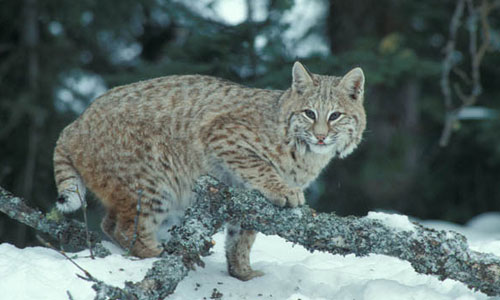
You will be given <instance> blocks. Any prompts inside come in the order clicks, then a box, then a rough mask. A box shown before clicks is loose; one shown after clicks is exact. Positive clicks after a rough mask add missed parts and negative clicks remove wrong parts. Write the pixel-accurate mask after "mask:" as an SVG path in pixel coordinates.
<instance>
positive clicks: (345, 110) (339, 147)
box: [282, 62, 366, 158]
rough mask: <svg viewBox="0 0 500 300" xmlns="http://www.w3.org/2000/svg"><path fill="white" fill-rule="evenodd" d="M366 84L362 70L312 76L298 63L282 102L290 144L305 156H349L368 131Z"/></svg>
mask: <svg viewBox="0 0 500 300" xmlns="http://www.w3.org/2000/svg"><path fill="white" fill-rule="evenodd" d="M364 83H365V77H364V74H363V71H362V70H361V69H360V68H355V69H353V70H351V71H350V72H348V73H347V74H346V75H345V76H344V77H334V76H324V75H318V74H311V73H310V72H308V71H307V70H306V68H305V67H304V66H303V65H302V64H301V63H299V62H296V63H295V64H294V66H293V82H292V87H291V88H290V89H289V90H288V92H287V93H285V95H287V96H286V99H282V112H283V113H284V114H285V116H286V118H287V119H288V138H289V139H290V142H291V143H295V145H296V146H297V148H298V149H299V150H300V151H303V152H308V151H311V152H313V153H317V154H331V155H338V156H340V157H341V158H344V157H346V156H347V155H349V154H350V153H351V152H352V151H353V150H354V149H355V148H356V147H357V146H358V144H359V143H360V142H361V137H362V135H363V131H364V130H365V127H366V115H365V110H364V108H363V90H364Z"/></svg>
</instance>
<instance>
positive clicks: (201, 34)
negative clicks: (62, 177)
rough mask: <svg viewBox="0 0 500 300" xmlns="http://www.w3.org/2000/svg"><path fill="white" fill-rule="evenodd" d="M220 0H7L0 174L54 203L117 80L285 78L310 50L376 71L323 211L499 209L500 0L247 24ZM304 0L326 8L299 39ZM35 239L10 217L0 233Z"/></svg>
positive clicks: (16, 189)
mask: <svg viewBox="0 0 500 300" xmlns="http://www.w3.org/2000/svg"><path fill="white" fill-rule="evenodd" d="M219 1H221V0H219ZM219 1H217V0H213V1H210V0H207V1H202V2H204V3H207V4H206V5H205V6H203V7H202V8H200V5H199V3H198V4H196V3H197V1H194V0H193V1H168V0H106V1H97V0H79V1H65V0H44V1H41V0H38V1H37V0H0V186H2V187H4V188H5V189H7V190H9V191H11V192H13V193H14V194H16V195H19V196H22V197H24V198H26V199H27V200H28V201H29V203H30V205H32V206H35V207H39V208H40V209H42V210H44V211H49V210H50V209H51V208H52V207H53V203H54V199H55V198H56V190H55V185H54V182H53V171H52V151H53V148H54V145H55V142H56V140H57V137H58V134H59V132H60V131H61V130H62V129H63V128H64V126H66V125H67V124H69V123H70V122H71V121H72V120H74V119H75V118H76V117H77V115H78V114H79V113H81V111H82V110H83V109H84V108H85V107H86V106H88V105H89V103H91V101H92V99H93V98H94V97H95V96H97V95H98V94H99V93H102V92H103V91H104V90H105V89H108V88H111V87H114V86H117V85H122V84H127V83H131V82H134V81H138V80H143V79H147V78H152V77H158V76H164V75H169V74H192V73H199V74H210V75H214V76H219V77H223V78H226V79H229V80H232V81H235V82H238V83H242V84H245V85H249V86H254V87H261V88H273V89H286V88H288V86H289V84H290V81H291V67H292V64H293V62H294V61H295V60H300V61H302V62H303V63H304V64H305V65H306V66H307V67H308V68H309V69H310V70H311V71H312V72H314V73H321V74H330V75H342V74H344V73H345V72H346V71H348V70H350V69H351V68H353V67H356V66H360V67H362V68H363V70H364V71H365V76H366V83H367V87H366V96H365V97H366V100H365V103H366V109H367V115H368V129H367V131H366V134H365V138H364V141H363V142H362V144H361V146H360V148H359V149H358V150H357V151H356V152H355V153H354V154H353V155H351V156H350V157H348V158H347V159H345V160H335V161H333V162H332V163H331V165H330V166H329V168H328V169H327V170H326V171H325V172H324V173H323V174H322V176H321V178H320V179H319V180H318V182H317V183H316V184H314V185H313V186H312V187H311V188H310V189H309V190H308V191H307V194H306V196H307V198H308V202H309V204H310V205H311V206H312V207H314V208H316V209H318V210H319V211H335V212H337V213H338V214H340V215H349V214H353V215H364V214H366V213H367V211H369V210H377V209H383V210H390V211H397V212H399V213H402V214H407V215H410V216H414V217H417V218H422V219H442V220H448V221H453V222H458V223H463V222H466V221H467V220H469V219H470V218H471V217H473V216H475V215H478V214H480V213H483V212H487V211H499V210H500V119H499V117H498V114H497V110H498V109H499V106H500V55H499V53H500V52H499V51H500V3H499V2H500V1H493V0H490V1H486V0H485V1H478V0H464V1H461V0H458V1H451V0H443V1H436V0H421V1H399V0H368V1H366V0H365V1H361V0H350V1H335V0H311V1H293V0H259V1H251V0H246V1H241V2H242V3H243V5H244V6H245V9H246V17H245V19H244V20H243V21H242V22H241V23H238V24H236V25H231V24H229V23H226V22H224V20H222V19H221V18H217V17H216V16H215V17H214V16H211V12H213V10H212V8H213V7H214V6H215V5H218V2H219ZM299 2H300V3H299ZM195 4H196V5H197V6H194V5H195ZM219 4H220V3H219ZM299 4H300V5H302V6H303V7H304V5H305V6H307V5H315V6H316V7H320V8H321V13H320V14H319V15H318V17H317V19H316V20H314V24H312V26H310V27H309V28H308V30H305V31H304V32H303V33H300V34H298V35H297V33H296V34H295V37H294V38H293V39H292V40H290V39H289V38H288V39H287V38H285V36H284V35H285V33H286V32H290V30H292V31H293V30H297V31H298V29H295V28H296V26H297V25H296V24H298V23H299V21H300V20H299V17H298V18H297V20H294V19H293V18H292V19H291V20H289V17H288V18H285V16H287V15H289V13H290V11H292V10H293V9H294V7H295V8H296V5H299ZM457 5H463V9H462V14H461V15H458V14H455V12H457ZM458 9H460V7H458ZM458 12H460V11H458ZM454 14H455V16H456V20H458V21H459V22H458V23H453V22H452V20H453V16H454ZM257 15H259V16H258V17H256V16H257ZM262 15H264V17H262ZM450 28H451V30H452V31H453V29H456V36H455V38H452V40H453V41H455V44H454V48H453V49H452V48H449V46H448V48H447V45H449V43H448V42H449V40H450ZM471 38H473V39H472V40H471ZM474 45H476V46H477V49H476V52H474ZM481 45H486V46H485V52H484V55H482V56H481V57H480V58H481V60H480V61H479V66H477V64H476V68H475V69H474V62H476V63H477V62H478V60H477V58H478V57H477V56H475V55H477V53H478V52H480V51H482V50H481ZM304 47H305V48H307V47H308V48H309V49H310V50H308V51H306V52H304V51H296V50H297V49H299V48H301V49H303V48H304ZM316 47H317V50H315V49H316ZM296 48H297V49H296ZM471 53H472V54H471ZM447 70H448V71H450V72H449V73H448V71H447ZM474 70H477V71H478V72H474ZM478 74H479V78H478V77H477V75H478ZM446 80H449V81H446ZM446 83H448V84H449V87H451V94H450V97H449V98H447V96H446V95H445V93H443V92H445V87H446ZM477 83H480V85H478V84H477ZM443 84H444V85H443ZM457 87H459V88H457ZM467 95H471V97H467ZM447 99H448V100H450V101H451V102H448V104H447V102H446V101H448V100H447ZM467 100H470V101H469V102H467ZM462 106H463V108H462ZM447 120H448V121H447ZM445 124H448V125H449V126H448V128H449V129H451V132H452V135H451V138H450V139H449V141H448V142H447V145H446V146H445V147H442V146H440V139H441V138H442V132H443V128H444V127H445ZM91 206H93V209H94V210H96V211H97V210H98V204H97V203H96V202H95V201H94V202H91ZM94 219H95V218H94ZM93 222H97V221H96V220H94V221H93ZM34 236H35V233H34V232H31V231H30V230H29V229H27V228H25V227H24V226H21V225H19V224H18V223H16V222H14V221H11V220H9V219H8V218H7V217H5V216H0V242H9V243H13V244H16V245H17V246H25V245H32V244H36V240H35V238H34Z"/></svg>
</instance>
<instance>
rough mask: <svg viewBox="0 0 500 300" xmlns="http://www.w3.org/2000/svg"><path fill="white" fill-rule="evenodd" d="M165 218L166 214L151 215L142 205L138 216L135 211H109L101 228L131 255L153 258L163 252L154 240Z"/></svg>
mask: <svg viewBox="0 0 500 300" xmlns="http://www.w3.org/2000/svg"><path fill="white" fill-rule="evenodd" d="M166 217H167V214H166V213H157V212H155V213H151V212H150V209H149V207H148V206H147V205H143V207H142V211H140V212H139V214H138V215H137V210H136V209H133V210H132V209H131V210H128V211H119V212H117V213H115V212H114V210H109V211H108V213H107V215H106V216H105V217H104V219H103V221H102V223H101V228H102V230H103V231H104V232H105V233H106V234H107V235H108V236H109V237H111V239H112V240H113V241H115V242H116V243H118V244H119V245H120V246H121V247H122V248H123V249H127V250H129V251H130V253H131V254H132V255H134V256H137V257H141V258H146V257H155V256H158V255H160V254H161V252H162V251H163V247H162V246H161V244H160V243H159V242H158V240H157V238H156V231H157V229H158V227H159V225H160V224H161V223H162V222H163V220H164V219H165V218H166ZM136 220H137V221H136Z"/></svg>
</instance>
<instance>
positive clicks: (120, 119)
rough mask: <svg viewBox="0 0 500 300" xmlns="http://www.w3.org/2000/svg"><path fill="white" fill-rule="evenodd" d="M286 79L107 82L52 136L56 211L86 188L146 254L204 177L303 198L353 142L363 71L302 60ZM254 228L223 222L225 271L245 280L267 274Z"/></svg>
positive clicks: (294, 201)
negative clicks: (254, 255)
mask: <svg viewBox="0 0 500 300" xmlns="http://www.w3.org/2000/svg"><path fill="white" fill-rule="evenodd" d="M292 77H293V80H292V84H291V87H290V88H289V89H287V90H285V91H280V90H265V89H257V88H249V87H244V86H241V85H238V84H236V83H232V82H229V81H226V80H222V79H218V78H214V77H210V76H202V75H184V76H167V77H161V78H156V79H151V80H146V81H142V82H137V83H133V84H129V85H125V86H120V87H116V88H114V89H112V90H110V91H108V92H107V93H105V94H104V95H102V96H100V97H99V98H97V99H96V100H95V101H94V102H93V103H92V104H91V105H90V107H88V109H87V110H86V111H85V112H84V113H83V114H82V115H81V116H80V117H79V118H78V119H77V120H76V121H74V122H73V123H71V124H70V125H68V126H67V127H66V128H65V129H64V130H63V131H62V133H61V135H60V137H59V140H58V141H57V145H56V147H55V150H54V173H55V181H56V184H57V189H58V192H59V196H58V198H57V203H56V204H57V207H58V209H59V210H61V211H62V212H70V211H74V210H76V209H78V208H79V207H80V206H81V201H82V200H81V199H83V198H84V196H85V186H86V187H88V188H89V189H90V190H91V191H92V192H93V193H95V195H96V196H97V197H98V198H99V199H100V200H101V201H102V203H103V204H104V206H105V208H106V211H107V213H106V216H105V217H104V220H103V221H102V224H101V227H102V229H103V231H104V232H105V233H106V234H107V235H108V236H109V237H110V238H111V239H113V240H114V241H115V242H117V243H118V244H120V245H121V246H122V247H125V248H127V247H129V245H130V244H131V243H130V241H131V239H132V238H133V236H134V234H136V241H135V243H134V245H133V248H132V249H131V252H132V254H133V255H135V256H138V257H152V256H157V255H159V254H160V253H161V252H162V248H161V247H160V245H159V243H158V241H157V237H156V230H157V229H158V227H159V225H160V224H161V223H162V222H164V221H165V220H166V219H167V218H169V217H171V216H172V215H173V214H175V212H178V211H182V210H184V209H185V208H186V207H187V206H189V205H190V203H192V200H193V198H194V197H193V192H192V188H193V185H194V182H195V180H196V179H197V178H198V177H199V176H200V175H203V174H211V175H212V176H215V177H217V178H219V179H220V180H222V181H224V182H226V183H228V184H232V185H238V186H243V187H247V188H252V189H256V190H258V191H260V192H261V193H262V194H263V195H264V196H265V197H267V198H268V199H269V201H271V202H272V203H274V204H275V205H278V206H289V207H295V206H297V205H302V204H304V194H303V190H304V189H305V188H306V187H307V186H308V185H309V184H310V183H311V181H313V180H314V179H315V178H316V177H317V176H318V174H319V173H320V172H321V170H322V169H323V168H324V167H325V166H326V165H327V164H328V162H329V161H330V160H331V159H332V158H333V157H335V156H338V157H340V158H343V157H345V156H347V155H348V154H350V153H351V152H352V151H353V150H354V149H355V148H356V147H357V145H358V144H359V143H360V141H361V137H362V133H363V131H364V129H365V126H366V116H365V111H364V108H363V90H364V81H365V79H364V74H363V71H362V70H361V69H360V68H355V69H353V70H351V71H350V72H349V73H347V74H346V75H345V76H343V77H333V76H324V75H317V74H312V73H310V72H309V71H307V69H306V68H305V67H304V66H303V65H302V64H301V63H299V62H296V63H295V64H294V66H293V69H292ZM139 197H141V199H142V200H141V206H142V207H141V209H140V211H139V218H138V221H137V222H134V219H135V217H136V214H137V211H136V204H137V201H138V198H139ZM135 223H137V224H135ZM136 225H137V228H136ZM134 231H136V232H134ZM255 236H256V233H255V232H254V231H251V230H242V229H240V228H239V226H238V225H237V224H231V225H229V226H228V230H227V237H226V245H225V247H226V257H227V263H228V271H229V274H230V275H232V276H234V277H236V278H239V279H241V280H249V279H251V278H253V277H256V276H261V275H262V274H263V273H262V272H260V271H255V270H253V269H252V268H251V267H250V260H249V253H250V248H251V246H252V244H253V242H254V240H255Z"/></svg>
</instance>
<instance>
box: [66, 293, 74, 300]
mask: <svg viewBox="0 0 500 300" xmlns="http://www.w3.org/2000/svg"><path fill="white" fill-rule="evenodd" d="M66 295H68V299H69V300H75V299H74V298H73V295H71V293H70V292H69V291H66Z"/></svg>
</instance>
